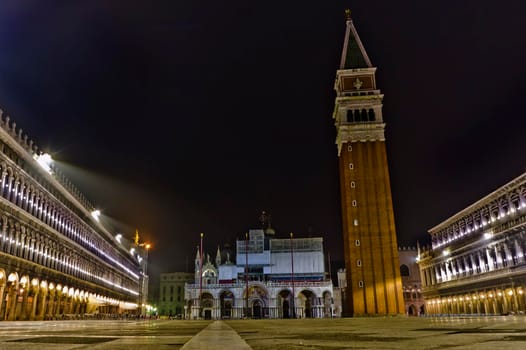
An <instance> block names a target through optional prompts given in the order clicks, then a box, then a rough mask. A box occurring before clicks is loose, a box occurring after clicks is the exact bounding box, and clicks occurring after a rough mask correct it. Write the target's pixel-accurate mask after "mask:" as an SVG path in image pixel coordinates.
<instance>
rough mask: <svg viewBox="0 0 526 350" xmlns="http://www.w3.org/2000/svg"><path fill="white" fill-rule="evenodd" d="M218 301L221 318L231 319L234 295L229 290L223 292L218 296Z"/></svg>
mask: <svg viewBox="0 0 526 350" xmlns="http://www.w3.org/2000/svg"><path fill="white" fill-rule="evenodd" d="M219 301H220V303H221V318H227V319H228V318H231V317H232V307H233V306H234V294H233V293H232V292H231V291H229V290H225V291H224V292H222V293H221V294H220V295H219Z"/></svg>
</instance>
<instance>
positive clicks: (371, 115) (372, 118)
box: [368, 108, 376, 122]
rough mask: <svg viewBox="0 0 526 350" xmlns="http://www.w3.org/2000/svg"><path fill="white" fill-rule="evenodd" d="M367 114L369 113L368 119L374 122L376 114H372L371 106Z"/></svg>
mask: <svg viewBox="0 0 526 350" xmlns="http://www.w3.org/2000/svg"><path fill="white" fill-rule="evenodd" d="M368 114H369V121H370V122H374V121H375V120H376V116H375V115H374V109H372V108H371V109H369V112H368Z"/></svg>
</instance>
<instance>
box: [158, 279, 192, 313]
mask: <svg viewBox="0 0 526 350" xmlns="http://www.w3.org/2000/svg"><path fill="white" fill-rule="evenodd" d="M194 279H195V276H194V273H192V272H171V273H161V275H160V288H159V302H158V307H157V308H158V310H159V315H160V316H169V317H178V318H179V317H182V315H183V314H184V305H185V301H184V286H185V284H186V283H192V282H193V281H194Z"/></svg>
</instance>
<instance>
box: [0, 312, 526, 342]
mask: <svg viewBox="0 0 526 350" xmlns="http://www.w3.org/2000/svg"><path fill="white" fill-rule="evenodd" d="M445 348H451V349H459V350H462V349H482V350H484V349H491V350H494V349H495V348H501V349H526V317H524V316H502V317H451V318H449V317H443V318H425V317H424V318H408V317H369V318H346V319H299V320H235V321H234V320H232V321H181V320H154V321H120V320H119V321H48V322H0V350H3V349H10V350H18V349H39V350H45V349H53V350H63V349H106V350H107V349H127V350H134V349H141V350H148V349H172V350H174V349H182V350H194V349H218V350H219V349H228V350H237V349H239V350H249V349H254V350H264V349H265V350H270V349H284V350H289V349H290V350H293V349H317V350H335V349H445Z"/></svg>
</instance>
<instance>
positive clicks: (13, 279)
mask: <svg viewBox="0 0 526 350" xmlns="http://www.w3.org/2000/svg"><path fill="white" fill-rule="evenodd" d="M7 280H8V281H9V282H14V281H16V275H15V274H14V273H12V274H10V275H9V277H8V278H7Z"/></svg>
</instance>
